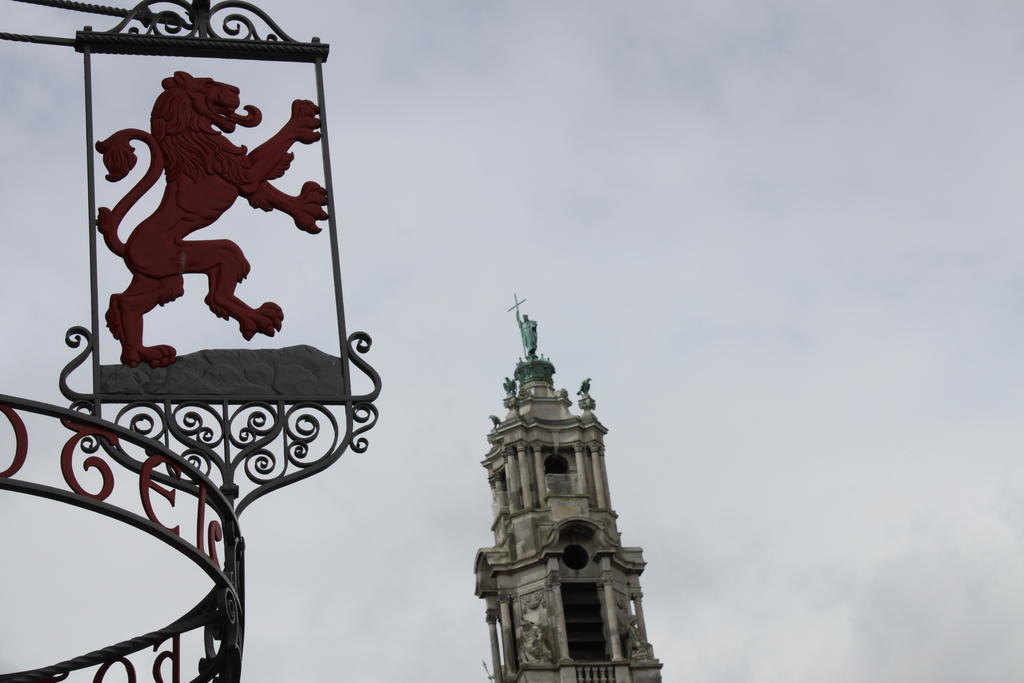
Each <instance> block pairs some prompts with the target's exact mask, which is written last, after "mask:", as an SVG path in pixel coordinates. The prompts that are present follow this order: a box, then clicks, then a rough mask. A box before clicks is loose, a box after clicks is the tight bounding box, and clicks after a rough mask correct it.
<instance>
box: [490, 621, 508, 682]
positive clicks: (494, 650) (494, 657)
mask: <svg viewBox="0 0 1024 683" xmlns="http://www.w3.org/2000/svg"><path fill="white" fill-rule="evenodd" d="M497 622H498V610H496V609H492V608H488V609H487V630H488V631H490V632H491V667H493V669H494V683H504V676H502V675H501V653H500V652H499V651H498V626H497Z"/></svg>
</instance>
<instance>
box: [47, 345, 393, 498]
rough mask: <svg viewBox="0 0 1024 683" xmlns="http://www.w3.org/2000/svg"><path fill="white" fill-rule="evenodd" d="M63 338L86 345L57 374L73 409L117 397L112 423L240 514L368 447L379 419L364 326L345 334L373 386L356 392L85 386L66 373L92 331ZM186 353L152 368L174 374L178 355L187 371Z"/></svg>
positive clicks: (77, 362) (80, 358)
mask: <svg viewBox="0 0 1024 683" xmlns="http://www.w3.org/2000/svg"><path fill="white" fill-rule="evenodd" d="M65 341H66V342H67V344H68V346H70V347H72V348H79V347H82V351H81V352H80V353H79V354H78V355H77V356H76V357H75V358H74V359H73V360H72V361H71V362H70V363H69V364H68V365H67V366H66V367H65V368H64V370H63V371H62V372H61V378H60V387H61V391H62V392H63V393H64V395H65V396H66V397H67V398H68V399H69V400H71V401H72V407H73V408H74V409H76V410H80V411H86V412H89V413H91V412H93V411H94V410H95V408H94V406H95V405H96V404H97V403H99V404H100V405H102V404H105V403H109V404H114V407H115V408H116V409H117V412H116V415H115V416H113V418H112V419H113V422H114V423H115V424H117V425H119V426H120V427H121V428H123V429H127V430H129V431H130V432H132V433H134V434H137V435H139V436H140V437H145V438H148V439H152V440H154V441H158V442H160V443H161V444H162V445H163V446H164V447H165V448H168V449H170V450H173V451H174V452H176V453H179V454H180V455H181V456H182V457H183V458H184V459H185V460H187V461H188V462H189V463H190V464H191V465H192V466H193V467H195V468H196V469H197V470H198V471H200V472H202V473H203V474H204V475H205V476H207V477H209V479H210V480H211V481H213V482H216V483H217V485H218V486H219V488H220V489H221V490H222V491H223V492H224V493H225V495H227V496H228V497H229V498H230V499H231V500H235V499H240V500H239V502H238V504H237V507H236V510H237V512H238V513H239V514H240V513H241V512H242V510H244V509H245V508H246V507H247V506H248V505H249V504H250V503H252V502H253V501H254V500H255V499H257V498H259V497H260V496H263V495H265V494H267V493H269V492H271V491H273V490H274V489H277V488H280V487H282V486H285V485H287V484H290V483H293V482H296V481H299V480H301V479H305V478H306V477H309V476H312V475H314V474H316V473H317V472H320V471H322V470H323V469H325V468H327V467H329V466H330V465H332V464H334V462H336V461H337V460H338V458H340V457H341V455H342V454H343V453H344V452H345V451H346V450H347V449H351V450H352V451H354V452H356V453H363V452H365V451H366V449H367V448H368V446H369V441H368V439H367V437H366V432H368V431H369V430H370V429H372V428H373V427H374V425H375V424H376V422H377V408H376V406H375V405H374V403H373V401H374V400H375V399H376V398H377V396H378V394H379V393H380V388H381V384H380V376H379V375H378V374H377V372H376V371H375V370H374V369H373V368H372V367H371V366H370V365H369V364H368V363H367V362H366V361H365V360H364V359H363V355H365V354H366V353H367V352H368V351H369V350H370V345H371V340H370V337H369V335H367V334H365V333H363V332H356V333H353V334H352V335H351V336H350V337H349V339H348V354H347V355H348V358H349V360H350V361H351V363H352V365H354V366H355V367H356V368H358V369H359V370H360V371H361V372H362V373H363V374H364V376H365V377H366V378H367V380H368V381H369V382H370V384H371V387H372V388H371V389H370V391H368V392H366V393H363V394H357V395H339V394H334V395H330V394H326V393H320V394H309V395H305V396H304V395H301V394H288V395H282V394H275V393H273V385H272V384H267V385H265V386H260V385H257V384H255V383H250V384H249V385H248V386H250V389H249V392H250V393H245V392H242V391H239V392H237V393H229V394H220V395H212V394H211V395H192V396H183V395H179V394H167V395H163V396H161V395H159V394H148V395H140V394H139V393H129V392H128V389H130V388H131V385H130V384H129V383H128V382H127V381H124V382H123V383H122V384H121V385H117V384H114V383H113V382H111V384H113V386H114V387H115V388H117V389H120V392H121V393H114V392H109V393H101V394H98V395H96V394H83V393H79V392H75V391H73V390H72V389H71V388H70V386H69V385H68V378H69V376H70V375H71V374H72V372H73V371H74V370H75V369H76V368H77V367H79V366H81V365H82V364H83V363H84V362H85V360H86V359H87V358H88V357H89V356H90V355H91V354H92V353H93V348H92V347H93V340H92V335H91V334H90V333H89V331H88V330H87V329H86V328H84V327H73V328H71V329H70V330H68V334H67V337H66V340H65ZM202 353H203V354H211V353H214V352H202ZM264 355H266V354H264ZM188 360H189V358H188V357H187V356H185V357H182V359H180V360H179V361H178V363H176V364H175V365H172V366H170V367H169V368H163V369H160V370H159V371H158V373H154V374H159V375H160V376H161V377H162V378H163V381H164V382H165V383H167V382H173V374H174V371H176V370H179V369H180V368H178V367H177V366H178V365H179V364H180V363H183V362H185V364H186V369H185V370H184V372H186V373H187V372H188V371H189V368H188V363H187V361H188ZM103 367H104V368H106V367H108V366H103ZM117 367H120V366H117ZM228 367H231V366H228ZM133 372H141V373H146V372H147V370H146V369H145V368H142V369H135V370H133ZM292 372H295V371H294V370H292ZM110 374H111V375H114V373H113V372H111V373H110ZM269 376H270V377H273V376H274V375H273V373H270V375H269ZM168 377H170V378H171V379H170V380H168ZM190 379H191V381H192V382H193V383H194V382H196V381H198V380H196V379H194V378H190ZM261 392H262V393H261Z"/></svg>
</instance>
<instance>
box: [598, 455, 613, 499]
mask: <svg viewBox="0 0 1024 683" xmlns="http://www.w3.org/2000/svg"><path fill="white" fill-rule="evenodd" d="M597 458H598V460H600V461H601V485H602V486H604V504H605V505H606V506H607V507H608V509H609V510H611V509H612V490H611V487H610V486H608V467H607V466H606V465H605V459H604V446H598V447H597Z"/></svg>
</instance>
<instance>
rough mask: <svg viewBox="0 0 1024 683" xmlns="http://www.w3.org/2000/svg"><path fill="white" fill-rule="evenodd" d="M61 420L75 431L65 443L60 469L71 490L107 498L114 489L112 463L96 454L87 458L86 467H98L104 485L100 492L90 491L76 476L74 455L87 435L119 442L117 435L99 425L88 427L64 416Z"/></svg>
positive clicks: (91, 496)
mask: <svg viewBox="0 0 1024 683" xmlns="http://www.w3.org/2000/svg"><path fill="white" fill-rule="evenodd" d="M61 422H62V423H63V424H64V426H65V427H67V428H68V429H70V430H71V431H73V432H75V435H74V436H73V437H71V438H70V439H68V442H67V443H66V444H64V450H62V451H61V454H60V471H61V473H62V474H63V475H64V481H66V482H67V483H68V486H70V487H71V490H72V491H74V492H75V493H77V494H78V495H80V496H88V497H89V498H95V499H96V500H106V499H107V497H108V496H110V494H111V493H112V492H113V490H114V473H113V472H111V471H110V465H108V464H107V463H106V462H104V461H103V460H102V459H100V458H98V457H97V456H95V455H91V456H89V457H88V458H86V459H85V469H87V470H89V469H93V468H95V469H97V470H99V472H100V476H101V477H102V478H103V487H102V488H101V489H100V491H99V493H89V492H88V491H86V490H85V489H84V488H82V485H81V484H80V483H79V482H78V478H77V477H76V476H75V471H74V463H73V460H72V457H73V456H74V454H75V447H76V446H77V445H78V442H79V441H81V440H82V439H84V438H86V437H93V438H94V439H95V438H97V437H99V438H103V439H106V440H107V441H108V442H109V443H111V444H116V443H117V435H116V434H112V433H110V432H108V431H107V430H105V429H100V428H99V427H88V426H86V425H80V424H75V423H74V422H72V421H71V420H68V419H67V418H62V419H61Z"/></svg>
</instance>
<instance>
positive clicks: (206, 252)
mask: <svg viewBox="0 0 1024 683" xmlns="http://www.w3.org/2000/svg"><path fill="white" fill-rule="evenodd" d="M163 88H164V92H162V93H161V94H160V96H159V97H157V99H156V103H155V104H154V105H153V113H152V115H151V117H150V125H151V128H152V133H147V132H145V131H142V130H138V129H135V128H127V129H125V130H122V131H118V132H117V133H114V134H113V135H111V136H110V137H109V138H107V139H106V140H104V141H102V142H99V143H97V144H96V150H97V151H98V152H100V153H101V154H102V155H103V163H104V165H106V167H107V171H109V173H108V174H107V180H110V181H118V180H121V179H122V178H124V177H125V176H126V175H128V172H129V171H131V170H132V168H134V167H135V162H136V157H135V151H134V150H133V149H132V144H131V143H132V141H133V140H138V141H140V142H144V143H146V145H147V146H148V147H149V152H150V162H149V170H147V171H146V175H145V176H143V178H142V179H141V180H139V182H138V183H136V185H135V186H134V187H133V188H132V189H131V190H129V191H128V193H127V194H126V195H125V196H124V198H122V199H121V201H119V202H118V203H117V205H116V206H115V207H114V208H113V209H108V208H102V209H100V210H99V216H98V218H97V221H96V222H97V226H98V227H99V231H100V232H101V233H102V234H103V239H104V241H105V242H106V243H107V246H108V247H110V250H111V251H113V252H114V253H115V254H117V255H118V256H120V257H122V258H123V259H124V262H125V265H126V266H128V269H129V270H130V271H131V272H132V281H131V284H130V285H128V288H127V289H125V291H123V292H122V293H120V294H114V295H112V296H111V297H110V307H109V308H108V309H107V316H106V318H107V327H109V328H110V331H111V333H113V335H114V337H115V338H116V339H118V340H119V341H120V342H121V362H122V363H124V364H125V365H129V366H131V367H135V366H137V365H138V364H139V362H140V361H142V362H146V363H148V364H149V365H151V366H152V367H155V368H157V367H164V366H167V365H170V364H171V363H173V362H174V360H175V358H176V356H177V352H176V351H175V350H174V348H173V347H171V346H167V345H166V344H159V345H156V346H143V344H142V317H143V316H144V315H145V314H146V313H148V312H149V311H151V310H153V308H154V307H155V306H156V305H157V304H159V305H161V306H162V305H164V304H166V303H168V302H170V301H173V300H175V299H177V298H178V297H180V296H181V295H182V294H184V279H183V278H182V275H183V274H184V273H205V274H206V275H207V277H208V278H209V281H210V293H209V294H207V296H206V304H207V305H208V306H209V307H210V310H212V311H213V312H214V313H215V314H216V315H217V316H218V317H221V318H224V319H225V320H227V319H228V318H234V319H235V320H237V321H238V324H239V327H240V329H241V332H242V336H243V337H245V338H246V339H252V337H253V335H255V334H256V333H257V332H260V333H262V334H266V335H269V336H273V335H274V333H275V332H276V331H278V330H280V329H281V321H282V320H283V319H284V313H283V312H282V311H281V307H280V306H278V305H277V304H275V303H273V302H270V301H268V302H266V303H264V304H263V305H261V306H260V307H258V308H252V307H250V306H248V305H247V304H246V303H244V302H243V301H242V300H241V299H239V298H238V297H236V296H235V287H236V286H237V285H238V283H240V282H241V281H242V280H243V279H245V277H246V275H248V274H249V263H248V261H246V259H245V256H244V255H243V254H242V250H241V249H239V248H238V245H237V244H235V243H234V242H232V241H230V240H186V239H185V238H186V237H188V236H189V235H190V234H191V233H193V232H195V231H196V230H199V229H201V228H205V227H206V226H208V225H210V224H211V223H213V222H214V221H216V220H217V219H218V218H220V216H221V214H223V213H224V212H225V211H227V210H228V208H229V207H230V206H231V205H232V204H234V202H235V199H237V198H238V197H239V196H242V197H245V198H246V199H248V200H249V204H251V205H252V206H253V207H254V208H259V209H263V210H264V211H270V210H272V209H278V210H280V211H284V212H285V213H287V214H288V215H289V216H291V217H292V218H293V219H294V220H295V225H296V226H297V227H298V228H299V229H300V230H305V231H306V232H309V233H318V232H320V227H319V226H318V225H317V224H316V222H317V221H318V220H323V219H326V218H327V214H326V213H325V212H324V210H323V208H322V207H324V206H326V204H327V193H326V192H325V191H324V188H323V187H321V186H320V185H319V184H318V183H315V182H307V183H305V184H304V185H303V186H302V190H301V191H300V192H299V194H298V196H295V197H293V196H291V195H288V194H285V193H284V192H282V191H280V190H278V189H277V188H275V187H274V186H273V185H271V184H270V182H269V181H271V180H273V179H274V178H280V177H281V176H282V175H284V173H285V171H287V170H288V167H289V165H290V164H291V161H292V158H293V156H294V155H292V154H291V153H290V152H289V151H288V149H289V147H291V146H292V144H294V143H296V142H301V143H303V144H307V145H308V144H310V143H313V142H316V141H317V140H319V139H320V133H319V132H318V131H317V128H319V127H320V119H319V116H318V115H319V113H320V109H319V108H318V107H317V106H316V105H315V104H313V103H312V102H310V101H308V100H295V101H294V102H292V114H291V118H289V119H288V122H287V123H285V124H284V127H282V128H281V130H280V131H279V132H278V133H277V134H276V135H274V136H273V137H272V138H270V139H269V140H267V141H266V142H265V143H263V144H262V145H260V146H259V147H257V148H256V149H254V150H252V151H251V152H249V151H248V150H246V148H245V147H237V146H235V145H233V144H232V143H231V142H230V141H229V140H228V139H227V138H226V137H225V136H224V135H223V134H222V133H221V131H224V132H225V133H231V132H232V131H234V129H235V126H236V125H240V126H245V127H247V128H251V127H253V126H256V125H259V123H260V121H261V120H262V118H263V115H262V114H261V113H260V110H259V109H257V108H256V107H254V106H252V105H246V107H245V114H241V113H239V112H238V111H237V110H238V107H239V103H240V101H239V97H238V88H236V87H234V86H232V85H227V84H225V83H218V82H217V81H214V80H212V79H210V78H193V77H192V76H190V75H189V74H187V73H184V72H182V71H178V72H177V73H175V74H174V76H173V77H171V78H165V79H164V81H163ZM214 127H216V128H219V129H220V130H216V129H215V128H214ZM161 173H164V174H166V176H167V182H166V186H165V188H164V194H163V198H162V199H161V201H160V206H159V207H157V209H156V211H154V212H153V214H152V215H151V216H149V217H148V218H146V219H145V220H144V221H142V222H141V223H140V224H139V225H138V227H136V228H135V230H133V231H132V233H131V235H130V236H129V237H128V240H127V241H126V242H121V240H120V238H119V237H118V235H117V231H118V227H119V226H120V224H121V221H122V220H123V219H124V217H125V214H127V213H128V211H129V209H131V208H132V206H134V205H135V203H136V202H137V201H138V200H139V199H140V198H141V197H142V196H143V195H144V194H145V193H146V192H147V191H148V190H149V189H150V188H152V187H153V185H154V184H155V183H156V181H157V180H158V179H159V178H160V175H161Z"/></svg>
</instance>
